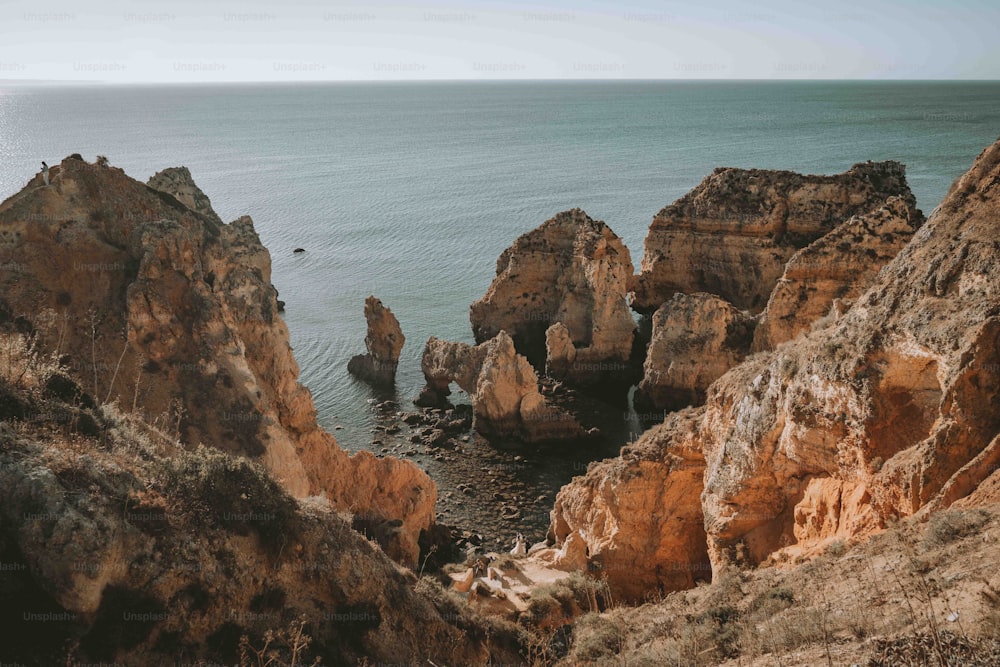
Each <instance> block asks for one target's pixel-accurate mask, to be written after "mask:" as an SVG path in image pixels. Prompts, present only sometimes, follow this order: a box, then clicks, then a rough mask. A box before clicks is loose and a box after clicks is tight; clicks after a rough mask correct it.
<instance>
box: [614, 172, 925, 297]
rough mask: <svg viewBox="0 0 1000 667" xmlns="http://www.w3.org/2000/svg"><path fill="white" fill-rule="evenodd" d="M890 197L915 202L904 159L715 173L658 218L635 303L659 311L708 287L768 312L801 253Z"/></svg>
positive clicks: (635, 290)
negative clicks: (806, 170)
mask: <svg viewBox="0 0 1000 667" xmlns="http://www.w3.org/2000/svg"><path fill="white" fill-rule="evenodd" d="M891 196H900V197H903V198H904V199H906V200H908V201H911V202H912V201H913V197H912V194H911V193H910V190H909V187H908V186H907V184H906V176H905V169H904V168H903V166H902V165H901V164H899V163H897V162H877V163H872V162H867V163H863V164H856V165H854V166H853V167H851V168H850V169H849V170H848V171H846V172H845V173H843V174H838V175H835V176H804V175H801V174H796V173H793V172H789V171H768V170H761V169H749V170H747V169H733V168H719V169H716V170H715V171H714V172H713V173H712V174H711V175H710V176H708V177H707V178H705V180H703V181H702V182H701V184H699V185H698V187H696V188H695V189H694V190H692V191H691V192H689V193H688V194H686V195H684V196H683V197H681V198H680V199H678V200H677V201H676V202H674V203H673V204H671V205H670V206H667V207H666V208H664V209H663V210H662V211H660V212H659V213H657V214H656V216H655V217H654V218H653V223H652V225H651V226H650V228H649V233H648V234H647V236H646V242H645V252H644V254H643V258H642V265H641V267H640V272H639V275H638V276H637V278H636V280H635V283H634V286H633V300H632V306H633V307H634V308H635V309H636V310H638V311H640V312H644V313H652V312H653V311H655V310H656V309H657V308H659V307H660V305H661V304H663V303H664V302H666V301H667V300H669V299H670V298H671V296H673V295H674V294H675V293H677V292H683V293H687V294H690V293H694V292H708V293H710V294H715V295H717V296H720V297H722V298H723V299H725V300H727V301H729V302H730V303H732V304H733V305H734V306H736V307H737V308H740V309H741V310H750V311H751V312H754V313H757V312H760V311H761V310H762V309H763V308H764V306H765V305H766V304H767V300H768V296H769V295H770V293H771V290H772V289H773V288H774V286H775V284H776V283H777V282H778V279H779V278H780V277H781V274H782V272H783V270H784V266H785V263H786V262H788V260H789V259H790V258H791V257H792V255H794V254H795V252H796V251H797V250H799V249H801V248H804V247H805V246H807V245H809V244H810V243H812V242H813V241H815V240H816V239H818V238H820V237H821V236H823V235H824V234H826V233H828V232H830V231H831V230H832V229H833V228H834V227H836V226H837V225H839V224H841V223H842V222H844V221H845V220H847V219H848V218H850V217H851V216H852V215H856V214H860V213H866V212H868V211H870V210H872V209H874V208H875V207H877V206H880V205H881V204H882V203H883V202H884V201H885V200H886V199H887V198H888V197H891Z"/></svg>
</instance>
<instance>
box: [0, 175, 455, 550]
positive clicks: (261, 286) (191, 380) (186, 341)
mask: <svg viewBox="0 0 1000 667" xmlns="http://www.w3.org/2000/svg"><path fill="white" fill-rule="evenodd" d="M151 183H154V184H156V185H158V186H160V187H164V188H167V189H168V192H164V191H160V190H157V189H156V188H154V187H151V186H147V185H144V184H142V183H139V182H138V181H135V180H133V179H131V178H129V177H128V176H126V175H125V174H124V173H123V172H122V171H121V170H120V169H115V168H110V167H99V166H95V165H91V164H88V163H86V162H84V161H82V160H79V159H74V158H68V159H66V160H64V161H63V162H62V164H61V165H59V166H58V167H55V168H53V172H52V184H51V185H50V186H49V187H44V186H43V185H42V183H41V179H40V178H39V177H36V178H35V179H33V180H32V182H31V183H29V184H28V186H27V187H26V188H25V189H24V190H22V191H21V192H20V193H18V194H16V195H14V196H13V197H11V198H10V199H8V200H7V201H6V202H4V203H3V204H2V205H0V255H2V257H0V263H2V264H3V267H4V270H3V271H2V272H0V284H2V286H3V298H4V300H5V301H6V304H7V306H8V307H9V310H10V311H12V312H13V313H14V314H15V315H24V316H26V317H27V318H28V319H29V320H31V321H32V322H33V323H34V326H35V328H36V329H37V330H38V332H39V334H40V335H41V337H42V340H43V342H44V345H45V346H46V347H48V348H50V349H57V350H58V351H59V352H60V353H63V354H65V355H67V359H68V360H69V363H70V364H71V365H72V367H73V370H74V371H75V372H76V373H77V374H78V375H79V376H80V377H83V378H86V384H87V386H86V387H85V388H86V389H87V391H88V392H90V393H91V394H92V395H93V396H95V398H96V399H97V400H99V401H105V400H107V401H112V402H115V401H117V403H118V404H119V406H121V408H122V409H125V410H129V411H132V410H135V411H136V412H140V413H143V414H144V416H145V417H146V418H147V419H148V420H149V421H151V422H157V423H160V424H163V425H168V424H169V425H170V427H171V428H173V429H176V431H177V432H178V433H179V434H180V435H181V437H182V439H183V441H184V442H186V443H188V444H190V445H192V446H194V445H196V444H197V443H204V444H207V445H210V446H212V447H216V448H219V449H222V450H225V451H228V452H232V453H239V454H244V455H247V456H250V457H253V458H259V459H260V460H261V461H262V462H263V463H264V465H265V466H266V467H267V469H268V470H269V471H270V472H271V473H272V474H274V475H275V476H276V477H277V478H278V479H279V480H281V482H282V484H283V485H284V486H285V488H287V489H288V490H289V491H290V492H291V493H292V494H293V495H297V496H303V495H307V494H312V495H316V494H321V493H322V494H326V495H327V496H328V497H329V498H330V500H331V501H332V502H333V503H334V504H335V505H336V506H337V507H341V508H343V509H349V510H351V511H353V512H357V513H361V514H364V515H366V516H369V517H371V518H376V517H383V518H385V519H401V520H402V521H403V523H404V529H403V531H402V534H401V540H400V542H399V544H396V545H395V546H391V547H389V548H390V549H391V550H393V551H394V554H393V555H394V556H396V557H397V558H401V559H402V560H404V561H407V562H415V561H416V559H417V553H418V548H417V538H418V536H419V533H420V531H421V530H422V529H425V528H427V527H429V526H430V524H431V523H432V521H433V507H434V502H435V499H436V490H435V487H434V484H433V482H431V480H430V479H429V478H428V477H427V475H426V474H425V473H423V472H422V471H420V470H419V469H417V468H416V467H415V466H413V465H411V464H409V463H403V462H399V461H396V460H393V459H376V458H375V457H373V456H371V455H366V454H361V455H358V456H354V457H349V456H348V455H347V454H346V453H345V452H344V451H343V450H341V449H340V448H339V447H338V446H337V444H336V442H335V441H334V439H333V437H332V436H330V435H329V434H327V433H325V432H324V431H322V430H321V429H319V427H318V426H317V424H316V418H315V409H314V406H313V403H312V398H311V396H310V394H309V391H308V390H307V389H306V388H304V387H303V386H302V385H300V384H299V383H298V371H299V369H298V366H297V364H296V362H295V359H294V357H293V356H292V350H291V347H290V346H289V338H288V330H287V328H286V327H285V324H284V322H283V321H282V320H281V318H280V317H278V316H277V301H276V292H275V290H274V288H273V286H272V285H271V283H270V256H269V254H268V252H267V250H266V249H265V248H264V247H263V246H262V245H261V243H260V239H259V238H258V236H257V234H256V232H255V231H254V229H253V223H252V221H251V220H250V218H247V217H244V218H240V219H239V220H237V221H235V222H233V223H231V224H228V225H223V224H219V223H218V221H217V216H214V214H209V213H208V212H207V211H209V210H210V209H209V208H207V207H208V201H207V198H205V197H204V195H202V194H200V190H198V188H197V186H196V185H194V183H193V182H192V181H190V175H189V174H188V173H187V172H186V170H178V169H175V170H167V171H166V172H161V173H160V174H158V175H157V176H155V177H154V178H153V179H152V180H151ZM172 193H178V196H180V197H181V198H182V199H188V200H190V202H191V203H192V204H193V205H194V206H195V207H196V208H195V209H192V208H189V207H188V206H186V205H184V204H183V203H182V202H181V201H179V200H178V199H177V198H175V197H174V196H173V194H172ZM199 209H200V210H199Z"/></svg>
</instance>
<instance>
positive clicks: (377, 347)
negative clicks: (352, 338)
mask: <svg viewBox="0 0 1000 667" xmlns="http://www.w3.org/2000/svg"><path fill="white" fill-rule="evenodd" d="M365 321H366V322H367V323H368V334H367V335H366V336H365V347H366V348H367V349H368V352H367V353H366V354H359V355H357V356H354V357H352V358H351V360H350V361H349V362H348V364H347V370H348V371H349V372H350V373H351V374H353V375H356V376H358V377H360V378H361V379H363V380H366V381H368V382H371V383H372V384H376V385H383V386H391V385H393V384H394V383H395V381H396V367H397V366H398V365H399V353H400V352H401V351H402V349H403V345H404V343H406V336H404V335H403V330H402V328H400V326H399V320H397V319H396V316H395V315H393V314H392V311H391V310H389V309H388V308H386V307H385V306H383V305H382V302H381V301H379V300H378V299H376V298H375V297H374V296H370V297H368V298H367V299H365Z"/></svg>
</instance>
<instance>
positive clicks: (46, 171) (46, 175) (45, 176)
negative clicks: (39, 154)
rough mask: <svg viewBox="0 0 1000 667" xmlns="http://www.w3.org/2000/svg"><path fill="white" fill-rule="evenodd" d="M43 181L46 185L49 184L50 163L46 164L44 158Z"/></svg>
mask: <svg viewBox="0 0 1000 667" xmlns="http://www.w3.org/2000/svg"><path fill="white" fill-rule="evenodd" d="M42 181H43V182H44V183H45V185H48V184H49V165H47V164H45V160H42Z"/></svg>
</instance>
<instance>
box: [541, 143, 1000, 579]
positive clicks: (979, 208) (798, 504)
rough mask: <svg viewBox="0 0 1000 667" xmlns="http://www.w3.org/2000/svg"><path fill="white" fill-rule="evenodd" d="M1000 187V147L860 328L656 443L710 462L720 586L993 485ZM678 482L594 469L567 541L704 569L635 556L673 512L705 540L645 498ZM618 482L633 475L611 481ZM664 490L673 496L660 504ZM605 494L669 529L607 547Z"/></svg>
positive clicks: (692, 416) (638, 532) (563, 529)
mask: <svg viewBox="0 0 1000 667" xmlns="http://www.w3.org/2000/svg"><path fill="white" fill-rule="evenodd" d="M998 184H1000V142H998V143H997V144H995V145H993V146H991V147H990V148H988V149H987V150H986V151H984V152H983V154H982V155H980V156H979V158H978V159H977V160H976V162H975V164H974V165H973V167H972V169H971V170H970V171H969V172H968V173H967V174H965V175H964V176H963V177H962V178H961V179H959V181H957V182H956V184H955V185H954V186H953V187H952V189H951V191H950V192H949V194H948V196H947V197H946V199H945V201H944V202H943V203H942V205H941V206H940V207H939V208H938V209H937V210H936V211H935V212H934V214H933V215H932V216H931V218H930V219H929V220H928V221H927V223H926V224H924V225H923V226H922V227H921V228H920V229H919V231H917V232H916V234H914V235H913V237H912V239H911V240H910V242H909V243H908V244H907V245H906V247H904V248H903V250H902V251H900V252H899V253H898V254H897V255H896V256H895V258H894V259H893V260H892V261H891V262H889V263H888V264H887V265H886V266H885V267H884V268H883V269H882V271H881V272H879V273H878V275H877V277H876V278H875V281H874V284H873V285H872V286H871V287H870V288H869V289H867V290H866V291H865V292H863V293H862V294H861V295H859V296H858V298H857V299H856V300H855V304H854V306H853V307H852V308H851V309H850V310H848V311H847V312H846V314H844V315H843V316H842V317H840V318H839V319H836V320H833V319H832V318H830V321H828V322H826V323H825V326H824V327H822V328H819V329H817V330H815V331H813V332H810V333H807V334H805V335H803V336H800V337H799V338H796V339H793V340H792V341H790V342H788V343H787V344H785V345H782V346H781V347H779V348H778V349H777V350H775V351H773V352H769V353H766V354H759V355H754V356H752V357H750V358H749V359H747V360H746V361H745V362H743V363H742V364H740V365H739V366H737V367H736V368H734V369H733V370H731V371H730V372H728V373H727V374H725V375H724V376H722V377H721V378H720V379H719V380H718V381H716V382H715V383H714V384H713V385H712V386H711V387H710V388H709V390H708V392H707V400H706V404H705V406H704V408H701V409H699V410H697V411H693V412H691V411H689V412H685V413H681V415H682V416H683V418H682V416H673V417H671V418H670V419H668V420H667V422H666V423H665V425H664V426H663V427H660V428H659V429H657V430H654V431H652V432H650V433H649V434H648V435H647V436H645V438H646V439H647V440H648V439H653V440H656V441H657V443H658V444H657V445H656V446H658V447H660V448H661V449H662V450H663V451H666V452H671V453H672V452H674V451H675V449H676V448H677V447H678V446H679V445H678V444H677V443H683V446H684V448H685V450H691V451H697V452H700V453H701V455H703V456H704V460H705V466H706V468H705V471H704V475H703V478H702V479H703V487H702V489H701V510H702V512H703V514H704V531H705V533H704V537H705V538H706V544H707V549H708V554H709V557H710V559H711V562H712V568H713V574H714V575H716V576H717V575H719V574H720V573H721V572H723V571H725V570H727V569H729V568H732V567H742V566H753V565H757V564H759V563H762V562H764V561H765V560H768V559H778V560H780V559H782V558H787V557H790V556H791V555H793V554H799V555H801V554H805V555H808V554H810V553H816V552H817V550H818V549H821V548H822V547H823V545H824V544H826V543H828V542H830V541H831V540H833V539H849V540H851V539H859V538H860V537H862V536H864V535H866V534H868V533H870V532H872V531H875V530H878V529H879V528H880V527H881V526H883V525H884V523H885V522H886V521H887V520H888V519H889V518H891V517H895V516H907V515H911V514H914V513H916V512H917V511H918V510H920V509H921V508H923V507H927V506H946V505H947V504H950V503H951V502H955V501H956V500H958V499H959V498H961V497H963V496H965V495H967V494H968V493H970V492H971V491H972V490H974V489H975V488H976V487H977V486H978V484H979V483H980V482H981V481H982V480H983V479H985V478H986V477H988V476H989V474H990V473H991V472H992V471H993V469H994V468H993V465H995V464H992V465H991V464H990V461H994V460H996V459H997V458H998V455H997V453H996V451H995V449H996V448H997V447H998V445H997V444H996V443H997V442H998V441H1000V440H998V439H997V435H998V432H1000V273H998V271H997V268H996V267H997V266H1000V242H998V241H997V240H996V239H997V234H998V229H1000V227H998V225H1000V185H998ZM652 447H653V446H652V445H650V444H649V443H647V444H646V445H645V446H644V448H645V449H651V448H652ZM674 465H675V464H674V463H673V460H672V459H671V457H670V456H667V455H665V456H663V457H662V458H661V459H660V460H659V461H655V460H654V461H647V460H641V461H634V460H632V459H631V458H630V457H629V456H624V457H623V458H622V459H621V460H620V462H617V463H610V464H601V465H600V466H597V467H595V468H594V472H588V475H586V476H585V477H583V478H578V479H576V480H574V482H573V483H571V484H569V485H568V486H566V487H564V488H563V490H562V491H561V492H560V494H559V499H558V500H557V503H556V509H555V510H554V512H553V524H552V525H553V530H554V532H555V533H556V536H557V537H559V536H560V535H561V534H566V533H567V530H569V531H570V532H571V533H576V534H578V535H580V536H582V537H583V538H584V539H585V540H586V541H587V543H588V546H589V547H590V548H591V550H592V551H596V552H598V553H611V552H613V551H615V550H616V549H617V550H619V551H625V550H628V549H632V553H639V554H644V555H645V557H646V558H647V560H646V561H645V562H644V563H643V564H642V565H641V567H642V569H643V570H644V571H646V572H650V571H652V572H656V568H657V566H661V565H662V563H663V561H666V562H667V563H670V562H676V563H682V564H683V563H688V564H689V565H690V566H691V567H695V566H696V565H697V564H698V563H700V562H702V560H703V557H704V552H703V551H702V545H701V543H700V541H699V540H697V539H694V538H693V537H692V538H691V539H689V540H688V541H687V542H686V543H685V544H681V545H678V546H676V548H674V549H672V550H671V551H670V553H669V557H667V556H665V555H664V554H660V553H658V552H657V550H656V549H655V548H652V547H646V548H644V549H636V548H635V547H634V546H632V545H647V544H650V545H655V544H658V543H659V541H660V540H662V539H663V538H662V535H663V531H664V526H665V525H670V520H671V518H670V517H671V516H672V515H673V513H674V512H675V511H676V512H678V513H679V516H678V518H679V520H680V521H682V522H685V523H684V525H685V526H688V527H690V526H692V525H694V522H690V521H686V518H685V517H689V516H690V511H691V510H690V508H687V507H685V506H684V505H678V504H677V503H676V502H675V501H665V502H661V501H659V500H657V499H655V497H647V496H651V494H654V493H658V492H659V491H657V490H660V489H672V488H674V485H675V484H676V485H686V484H689V483H690V479H689V478H688V476H687V473H686V471H685V472H681V473H678V472H675V469H674ZM607 466H617V467H618V468H619V469H620V470H621V472H616V473H615V474H613V475H609V476H608V479H607V481H604V480H603V479H602V478H603V476H604V474H605V470H606V468H607ZM678 474H680V475H681V476H680V477H679V478H678V477H677V475H678ZM650 477H659V478H660V479H661V480H663V481H662V483H661V482H657V483H656V484H655V485H653V487H652V488H646V487H647V486H648V481H647V480H648V478H650ZM675 479H676V481H675ZM601 485H604V489H603V490H602V492H601V493H602V497H605V498H606V497H614V498H631V497H632V496H633V494H636V495H638V496H639V498H640V499H639V500H636V499H632V500H630V501H629V502H632V503H636V504H642V505H643V506H647V507H653V506H655V507H657V508H659V512H660V513H664V514H665V515H666V518H664V519H659V518H657V519H656V520H653V521H648V522H640V521H637V522H633V523H632V524H631V531H630V533H629V534H625V533H624V532H621V531H619V532H615V531H609V530H606V526H607V525H608V523H607V521H606V520H605V516H604V515H603V514H601V513H599V512H594V513H593V515H592V516H591V515H589V514H588V513H589V512H590V510H589V509H587V508H588V507H598V508H599V507H600V505H599V503H597V502H595V501H591V500H589V498H591V497H592V496H593V495H594V491H593V489H594V488H600V487H601ZM695 490H696V489H695V488H688V489H687V491H686V493H687V494H688V495H690V494H691V493H693V492H694V491H695ZM618 503H619V504H621V501H618ZM678 507H679V508H680V509H675V508H678ZM580 508H582V509H580ZM656 514H657V513H656V512H654V516H656ZM609 535H610V536H612V537H611V539H610V540H609V539H608V536H609ZM602 540H603V541H602ZM619 545H621V546H619ZM557 546H559V545H558V544H557ZM630 558H631V556H630ZM628 562H635V563H638V562H639V559H638V558H632V559H631V560H629V561H628ZM636 567H637V568H638V567H640V565H638V564H637V565H636ZM656 579H657V581H658V582H659V583H660V585H662V586H664V587H671V586H675V585H676V583H672V581H673V579H672V578H671V577H667V576H662V575H658V576H657V577H656ZM620 585H621V584H620Z"/></svg>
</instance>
